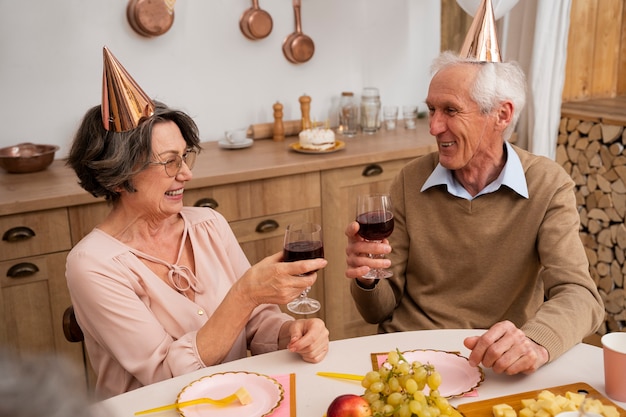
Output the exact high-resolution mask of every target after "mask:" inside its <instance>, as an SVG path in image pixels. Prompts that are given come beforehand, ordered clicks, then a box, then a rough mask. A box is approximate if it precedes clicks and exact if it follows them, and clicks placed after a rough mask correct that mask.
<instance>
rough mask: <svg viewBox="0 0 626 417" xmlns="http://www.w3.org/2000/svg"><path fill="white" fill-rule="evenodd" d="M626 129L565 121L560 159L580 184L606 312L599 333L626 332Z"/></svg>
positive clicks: (593, 268) (586, 234) (584, 228)
mask: <svg viewBox="0 0 626 417" xmlns="http://www.w3.org/2000/svg"><path fill="white" fill-rule="evenodd" d="M625 144H626V131H625V130H624V126H621V125H615V124H607V123H602V122H601V121H589V120H578V119H575V118H569V117H562V118H561V124H560V127H559V137H558V143H557V153H556V160H557V162H558V163H559V164H561V166H563V168H565V170H566V171H567V172H568V173H569V174H570V175H571V177H572V179H573V180H574V182H575V183H576V201H577V204H578V210H579V212H580V222H581V228H580V236H581V239H582V241H583V244H584V245H585V250H586V252H587V258H588V259H589V270H590V272H591V276H592V277H593V279H594V281H595V282H596V284H597V286H598V288H599V290H600V294H601V295H602V299H603V300H604V305H605V308H606V321H605V324H604V326H603V327H602V328H601V329H600V331H598V333H599V334H601V335H602V334H605V333H608V332H611V331H617V330H626V290H625V287H624V281H625V278H624V277H625V276H626V226H625V225H624V218H625V217H626V152H624V145H625Z"/></svg>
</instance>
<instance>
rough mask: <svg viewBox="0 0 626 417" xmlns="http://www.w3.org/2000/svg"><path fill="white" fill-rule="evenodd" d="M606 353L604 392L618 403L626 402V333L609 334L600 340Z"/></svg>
mask: <svg viewBox="0 0 626 417" xmlns="http://www.w3.org/2000/svg"><path fill="white" fill-rule="evenodd" d="M600 340H601V342H602V350H603V353H604V390H605V391H606V394H607V395H608V396H609V397H611V398H612V399H614V400H616V401H626V332H613V333H607V334H605V335H604V336H602V339H600Z"/></svg>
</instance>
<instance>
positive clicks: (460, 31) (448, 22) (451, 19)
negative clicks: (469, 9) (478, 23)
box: [441, 0, 473, 51]
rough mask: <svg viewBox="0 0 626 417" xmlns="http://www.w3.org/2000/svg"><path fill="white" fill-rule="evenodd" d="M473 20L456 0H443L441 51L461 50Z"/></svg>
mask: <svg viewBox="0 0 626 417" xmlns="http://www.w3.org/2000/svg"><path fill="white" fill-rule="evenodd" d="M472 20H473V18H472V16H470V15H469V14H467V13H465V10H463V9H462V8H461V7H460V6H459V5H458V4H457V2H456V0H441V51H460V50H461V46H463V41H464V40H465V34H467V32H468V31H469V28H470V26H471V24H472Z"/></svg>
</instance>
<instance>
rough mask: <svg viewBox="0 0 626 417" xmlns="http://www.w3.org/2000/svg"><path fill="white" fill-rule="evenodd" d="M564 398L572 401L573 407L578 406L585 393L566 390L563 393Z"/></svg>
mask: <svg viewBox="0 0 626 417" xmlns="http://www.w3.org/2000/svg"><path fill="white" fill-rule="evenodd" d="M565 398H567V399H568V400H570V401H571V402H572V403H574V407H576V408H578V407H580V405H581V404H582V403H583V401H584V399H585V394H582V393H580V392H571V391H567V392H566V393H565Z"/></svg>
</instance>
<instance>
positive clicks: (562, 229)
mask: <svg viewBox="0 0 626 417" xmlns="http://www.w3.org/2000/svg"><path fill="white" fill-rule="evenodd" d="M433 73H434V76H433V78H432V80H431V83H430V87H429V90H428V97H427V99H426V104H427V106H428V110H429V121H430V133H431V134H432V135H433V136H434V137H435V138H436V140H437V145H438V152H435V153H432V154H430V155H427V156H424V157H422V158H418V159H417V160H414V161H412V162H411V163H409V164H408V165H407V166H406V167H404V169H403V170H402V171H401V172H400V173H399V175H398V176H397V178H395V180H394V181H393V183H392V185H391V188H390V194H391V198H392V201H393V203H394V218H395V225H396V226H395V230H394V232H393V234H392V235H391V237H390V238H389V241H384V242H383V243H372V242H367V241H365V240H363V239H362V238H361V237H359V236H358V234H357V231H358V228H359V225H358V223H356V222H352V223H351V224H350V225H349V226H348V228H347V229H346V235H347V236H348V246H347V251H346V253H347V263H348V269H347V271H346V276H347V277H348V278H352V279H353V281H352V283H351V291H352V296H353V298H354V301H355V303H356V305H357V308H358V310H359V312H360V313H361V315H362V316H363V318H364V319H365V320H366V321H367V322H369V323H378V324H379V331H380V332H395V331H405V330H416V329H434V328H482V329H488V330H487V331H486V332H485V333H483V334H482V335H481V336H480V337H470V338H468V339H466V340H465V341H464V343H465V346H466V347H467V348H468V349H470V350H471V351H472V352H471V354H470V357H469V360H470V363H471V364H472V365H478V364H479V363H482V364H483V366H485V367H491V368H493V370H494V371H495V372H497V373H507V374H517V373H532V372H534V371H535V370H536V369H538V368H539V367H540V366H542V365H544V364H545V363H547V362H549V361H550V360H553V359H555V358H557V357H558V356H559V355H561V354H562V353H563V352H565V351H566V350H567V349H569V348H570V347H572V346H573V345H574V344H576V343H578V342H580V341H581V340H582V338H583V337H585V336H586V335H588V334H591V333H593V332H594V331H595V330H597V328H598V327H599V325H600V324H601V322H602V320H603V318H604V307H603V304H602V300H601V298H600V296H599V294H598V291H597V287H596V285H595V284H594V282H593V280H592V279H591V277H590V275H589V272H588V263H587V258H586V255H585V251H584V248H583V245H582V242H581V240H580V237H579V234H578V232H579V215H578V211H577V207H576V200H575V197H574V191H573V190H574V183H573V181H572V180H571V178H570V177H569V176H568V175H567V173H566V172H565V171H564V170H563V169H562V168H561V167H560V166H559V165H558V164H557V163H555V162H554V161H551V160H549V159H547V158H543V157H539V156H535V155H532V154H530V153H529V152H526V151H524V150H522V149H520V148H518V147H515V146H513V145H511V144H510V143H509V142H508V141H507V139H508V138H509V137H510V135H511V132H512V131H513V128H514V126H515V122H516V121H517V118H518V115H519V112H520V110H521V109H522V108H523V106H524V102H525V77H524V74H523V72H522V70H521V69H520V68H519V66H518V65H517V64H515V63H503V62H480V61H478V60H476V59H468V58H461V57H459V56H456V55H455V54H451V53H444V54H442V55H441V56H440V57H439V58H438V59H437V60H436V61H435V63H434V65H433ZM392 249H393V250H392ZM367 253H373V254H380V253H385V254H387V253H388V254H389V255H388V257H387V259H380V258H375V257H373V258H370V257H368V256H367V255H364V254H367ZM389 266H392V267H393V274H394V275H393V277H391V278H389V279H380V280H371V279H369V280H368V279H364V278H362V276H363V275H364V274H366V273H367V272H368V271H369V270H370V269H371V268H379V267H380V268H386V267H389Z"/></svg>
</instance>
